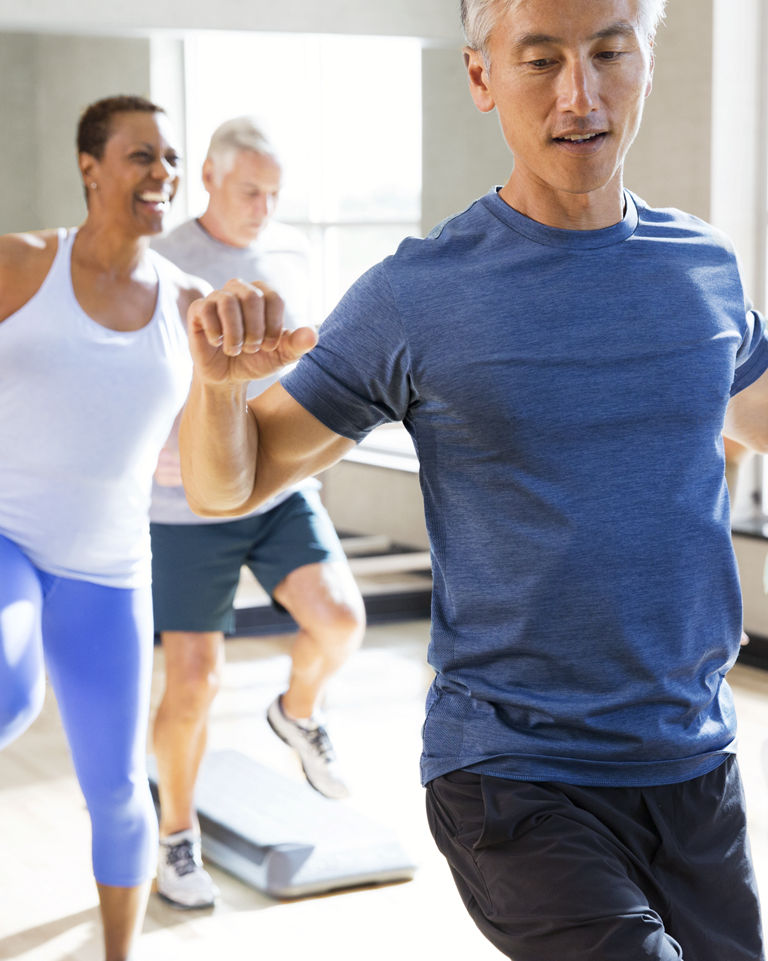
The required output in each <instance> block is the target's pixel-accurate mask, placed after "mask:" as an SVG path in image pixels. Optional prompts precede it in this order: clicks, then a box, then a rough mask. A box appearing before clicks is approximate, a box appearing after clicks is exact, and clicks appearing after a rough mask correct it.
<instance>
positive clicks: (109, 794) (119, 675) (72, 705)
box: [0, 535, 157, 887]
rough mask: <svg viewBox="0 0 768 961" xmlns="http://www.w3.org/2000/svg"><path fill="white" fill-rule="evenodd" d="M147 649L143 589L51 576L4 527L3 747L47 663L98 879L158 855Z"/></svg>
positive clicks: (24, 723) (125, 879) (24, 717)
mask: <svg viewBox="0 0 768 961" xmlns="http://www.w3.org/2000/svg"><path fill="white" fill-rule="evenodd" d="M152 652H153V626H152V603H151V593H150V590H149V588H146V589H144V588H142V589H138V590H133V589H119V588H114V587H104V586H101V585H99V584H93V583H90V582H89V581H80V580H72V579H69V578H64V577H55V576H53V575H51V574H47V573H45V572H44V571H41V570H39V569H38V568H36V567H35V566H34V565H33V564H32V563H31V562H30V561H29V559H28V558H27V556H26V555H25V554H24V553H23V552H22V551H21V550H20V549H19V548H18V547H17V546H16V545H15V544H14V543H13V542H12V541H10V540H8V539H7V538H5V537H3V536H1V535H0V747H3V746H5V744H7V743H8V742H10V741H11V740H13V739H14V738H15V737H17V736H18V735H19V734H21V732H22V731H24V730H25V729H26V728H27V727H28V726H29V725H30V724H31V723H32V721H33V720H34V719H35V717H37V715H38V713H39V712H40V709H41V707H42V703H43V696H44V693H45V671H46V669H47V672H48V676H49V678H50V681H51V685H52V687H53V689H54V692H55V694H56V700H57V702H58V705H59V711H60V713H61V718H62V722H63V725H64V730H65V732H66V735H67V739H68V741H69V747H70V751H71V753H72V759H73V761H74V765H75V771H76V773H77V777H78V780H79V782H80V787H81V789H82V791H83V794H84V796H85V800H86V804H87V806H88V812H89V814H90V818H91V827H92V838H93V842H92V856H93V871H94V875H95V877H96V880H97V881H98V882H99V883H100V884H104V885H110V886H116V887H134V886H135V885H138V884H143V883H144V882H145V881H147V880H148V879H149V878H150V877H151V876H152V873H153V870H154V867H155V861H156V859H157V818H156V815H155V811H154V806H153V804H152V797H151V795H150V792H149V784H148V781H147V774H146V737H147V723H148V713H149V691H150V682H151V671H152Z"/></svg>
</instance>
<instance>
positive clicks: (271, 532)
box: [150, 491, 346, 634]
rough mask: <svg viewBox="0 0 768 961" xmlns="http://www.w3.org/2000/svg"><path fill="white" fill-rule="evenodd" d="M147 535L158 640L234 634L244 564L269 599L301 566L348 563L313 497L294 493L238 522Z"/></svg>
mask: <svg viewBox="0 0 768 961" xmlns="http://www.w3.org/2000/svg"><path fill="white" fill-rule="evenodd" d="M150 529H151V532H152V600H153V605H154V618H155V631H156V632H158V633H159V632H160V631H223V632H224V633H225V634H228V633H231V632H232V631H233V630H234V627H235V611H234V607H233V603H234V599H235V592H236V590H237V585H238V582H239V580H240V568H241V567H242V566H243V565H245V566H246V567H248V568H249V569H250V570H251V572H252V573H253V575H254V577H255V578H256V580H257V581H258V582H259V584H261V586H262V587H263V588H264V590H265V591H266V592H267V593H268V594H269V595H270V596H272V594H273V592H274V590H275V588H276V587H277V585H278V584H279V583H280V582H281V581H282V580H283V579H284V578H285V577H287V575H288V574H290V573H291V572H292V571H294V570H296V569H297V568H299V567H304V566H305V565H306V564H317V563H323V562H325V561H344V560H346V558H345V555H344V550H343V548H342V546H341V544H340V543H339V538H338V536H337V534H336V531H335V529H334V527H333V524H332V523H331V519H330V517H329V516H328V513H327V511H326V510H325V508H324V507H323V505H322V503H321V501H320V497H319V496H318V494H317V492H316V491H300V492H297V493H294V494H291V496H290V497H288V498H287V499H286V500H284V501H283V502H282V503H281V504H278V505H277V507H275V508H273V509H272V510H270V511H267V513H265V514H255V515H253V516H250V517H243V518H241V519H239V520H233V521H223V522H221V523H214V524H152V525H151V527H150ZM273 603H274V602H273ZM276 606H278V607H279V606H280V605H276Z"/></svg>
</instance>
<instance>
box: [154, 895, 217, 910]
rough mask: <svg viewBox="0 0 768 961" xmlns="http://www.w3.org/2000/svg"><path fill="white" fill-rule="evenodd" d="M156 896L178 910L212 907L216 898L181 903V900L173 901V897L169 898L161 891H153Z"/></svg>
mask: <svg viewBox="0 0 768 961" xmlns="http://www.w3.org/2000/svg"><path fill="white" fill-rule="evenodd" d="M155 893H156V894H157V896H158V897H159V898H160V899H161V900H162V901H165V903H166V904H170V906H171V907H172V908H176V909H177V910H179V911H201V910H202V909H203V908H213V907H215V906H216V898H214V899H213V901H206V902H204V903H202V904H182V903H181V901H174V899H173V898H169V897H168V895H167V894H163V893H162V891H157V892H155Z"/></svg>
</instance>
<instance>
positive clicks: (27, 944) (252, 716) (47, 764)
mask: <svg viewBox="0 0 768 961" xmlns="http://www.w3.org/2000/svg"><path fill="white" fill-rule="evenodd" d="M427 637H428V624H427V622H426V621H422V620H419V621H411V622H405V623H400V624H392V625H385V626H373V627H370V628H369V630H368V632H367V635H366V640H365V643H364V646H363V649H362V650H361V651H360V652H359V654H358V655H357V656H356V657H355V658H354V659H353V660H352V661H350V662H349V663H348V664H347V665H346V666H345V667H344V668H343V670H342V671H341V672H340V674H339V675H338V676H337V678H336V680H335V683H334V684H333V686H332V689H331V690H330V692H329V697H328V704H327V708H328V717H329V728H330V731H331V734H332V736H333V739H334V742H335V744H336V746H337V749H338V754H339V757H340V759H341V760H342V761H343V762H344V764H345V767H346V769H347V771H348V773H349V776H350V780H351V782H352V784H353V787H354V796H353V798H352V800H350V801H349V802H344V803H349V804H352V805H354V806H355V807H357V808H358V809H359V810H362V811H364V812H365V813H366V814H368V815H369V816H370V817H373V818H375V819H377V820H380V821H385V822H387V823H389V824H391V825H393V826H394V827H395V829H396V831H397V833H398V836H399V838H400V840H401V841H402V843H403V844H404V846H405V847H406V848H407V850H408V851H409V852H410V853H412V855H413V857H414V858H415V860H416V862H417V863H418V864H419V870H418V871H417V874H416V877H415V878H414V880H413V881H409V882H405V883H402V884H396V885H385V886H381V887H375V888H368V889H363V890H356V891H349V892H344V893H337V894H331V895H325V896H323V897H317V898H309V899H305V900H301V901H293V902H277V901H273V900H271V899H269V898H266V897H264V896H263V895H261V894H259V893H258V892H257V891H254V890H252V889H249V888H248V887H246V886H245V885H243V884H241V883H240V882H238V881H236V880H235V879H233V878H231V877H229V876H228V875H226V874H224V873H222V872H220V871H216V870H215V869H212V873H214V875H215V877H216V880H217V882H218V884H219V886H220V887H221V891H222V897H221V902H220V904H219V905H218V906H217V907H216V908H215V909H214V910H206V911H195V912H180V911H176V910H173V909H172V908H170V907H169V906H167V905H166V904H164V903H163V902H161V901H160V900H159V899H158V898H157V896H155V895H153V896H152V898H151V901H150V906H149V912H148V916H147V920H146V923H145V927H144V934H143V936H142V939H141V942H140V945H139V951H138V954H137V958H136V961H169V959H170V961H177V959H183V961H212V959H213V961H217V959H227V961H230V959H237V958H265V959H266V958H276V959H278V958H279V959H286V961H299V959H304V958H312V959H313V961H360V959H361V958H365V959H366V961H385V959H386V961H391V959H393V958H400V959H403V961H414V959H417V958H426V957H433V956H434V957H440V958H442V959H444V961H459V959H461V961H465V959H469V958H471V959H472V961H486V959H488V961H492V959H495V958H500V957H501V955H500V954H499V953H498V952H497V951H496V950H495V949H494V948H492V947H491V946H490V945H489V944H488V943H487V942H486V941H485V940H484V939H483V938H482V936H481V935H480V934H478V933H477V932H476V930H475V928H474V926H473V925H472V923H471V922H470V921H469V919H468V917H467V916H466V914H465V912H464V908H463V906H462V905H461V903H460V901H459V898H458V895H457V894H456V892H455V889H454V887H453V883H452V881H451V878H450V875H449V872H448V870H447V868H446V866H445V865H444V863H443V861H442V858H441V857H440V855H439V854H438V853H437V851H436V850H435V848H434V845H433V842H432V839H431V837H430V836H429V832H428V828H427V825H426V819H425V816H424V800H423V792H422V789H421V788H420V786H419V782H418V760H419V750H420V727H421V722H422V716H423V702H424V694H425V691H426V688H427V686H428V684H429V681H430V671H429V668H428V666H427V665H426V661H425V653H426V646H427ZM227 645H228V646H227V654H228V661H227V666H226V671H225V676H224V685H223V690H222V692H221V694H220V696H219V697H218V699H217V701H216V703H215V705H214V710H213V721H212V729H211V739H210V746H211V747H212V748H226V747H234V748H236V749H238V750H241V751H244V752H246V753H248V754H252V755H253V756H254V757H255V758H257V759H258V760H259V761H260V762H261V763H264V764H267V765H269V766H271V767H274V768H275V769H277V770H279V771H281V772H283V773H285V774H287V775H288V776H290V777H295V778H297V779H301V777H302V775H301V772H300V769H299V767H298V763H297V762H296V761H295V759H294V757H293V755H292V754H291V752H290V751H289V750H288V749H287V748H286V747H285V745H283V744H282V742H280V741H279V740H278V739H277V738H276V737H275V736H274V735H273V734H272V732H271V731H270V729H269V728H268V726H267V724H266V721H265V720H264V711H265V709H266V707H267V705H268V704H269V702H270V700H271V699H272V698H273V697H274V695H275V694H276V693H277V692H278V691H280V690H282V685H283V683H284V680H285V677H286V675H287V670H288V651H289V649H290V636H288V635H282V636H277V637H262V638H247V637H244V638H236V639H233V640H230V641H228V642H227ZM162 675H163V659H162V652H161V651H159V650H158V652H157V658H156V665H155V676H154V703H155V704H156V703H157V700H158V697H159V692H160V690H161V688H162ZM731 679H732V683H733V686H734V689H735V692H736V698H737V705H738V709H739V712H740V719H741V733H740V746H739V753H740V759H741V764H742V772H743V776H744V781H745V787H746V791H747V797H748V804H749V816H750V822H751V834H752V845H753V850H754V855H755V862H756V865H757V870H758V876H759V880H760V883H761V888H762V890H763V891H764V892H766V896H768V804H767V803H766V795H767V793H768V786H767V785H766V782H765V780H764V777H763V774H762V770H761V761H760V753H761V749H762V744H763V741H764V739H766V737H768V672H763V671H761V670H758V669H756V668H751V667H745V666H737V667H736V668H735V669H734V671H733V672H732V675H731ZM254 803H258V799H254ZM0 825H2V828H0V831H1V832H2V846H1V847H0V893H1V894H2V898H1V900H0V905H1V907H0V958H2V959H11V958H13V959H17V961H65V959H67V961H69V959H72V961H75V959H76V961H101V959H102V953H101V949H100V932H99V928H98V914H97V907H96V903H97V902H96V893H95V890H94V887H93V882H92V878H91V875H90V864H89V826H88V818H87V815H86V812H85V809H84V806H83V802H82V798H81V796H80V793H79V789H78V787H77V784H76V782H75V780H74V776H73V773H72V768H71V763H70V760H69V756H68V754H67V750H66V745H65V742H64V740H63V737H62V734H61V730H60V726H59V721H58V716H57V713H56V708H55V704H54V702H53V699H52V698H51V697H50V696H49V697H48V699H47V701H46V706H45V710H44V712H43V714H42V716H41V717H40V718H39V719H38V721H37V722H36V723H35V724H34V725H33V727H32V728H31V729H30V731H28V732H27V733H26V734H25V735H24V737H23V738H21V739H20V740H18V741H17V742H16V743H15V744H13V745H11V746H10V747H9V748H7V749H6V750H5V751H4V752H2V754H0Z"/></svg>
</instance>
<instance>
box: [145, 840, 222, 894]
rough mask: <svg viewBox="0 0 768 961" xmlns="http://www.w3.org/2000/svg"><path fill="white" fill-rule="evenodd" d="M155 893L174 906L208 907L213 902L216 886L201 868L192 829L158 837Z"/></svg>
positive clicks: (198, 842) (198, 851)
mask: <svg viewBox="0 0 768 961" xmlns="http://www.w3.org/2000/svg"><path fill="white" fill-rule="evenodd" d="M157 893H158V894H159V895H160V897H161V898H165V900H166V901H169V902H170V903H171V904H172V905H173V906H174V907H176V908H210V907H212V905H213V904H214V902H215V901H216V898H217V897H218V896H219V889H218V888H217V887H216V885H215V884H214V883H213V878H212V877H211V876H210V874H209V873H208V872H207V871H206V870H205V868H204V867H203V861H202V858H201V856H200V835H199V834H198V833H197V832H196V831H193V830H191V829H190V830H187V831H179V832H178V833H177V834H170V835H168V837H167V838H160V857H159V858H158V862H157Z"/></svg>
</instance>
